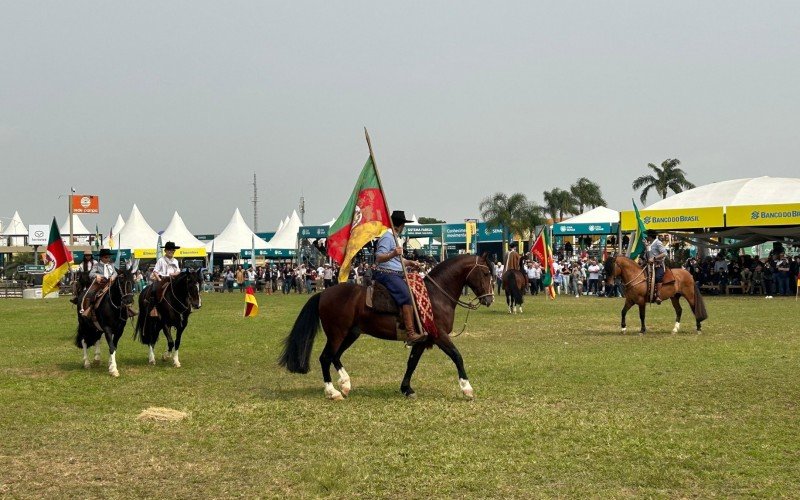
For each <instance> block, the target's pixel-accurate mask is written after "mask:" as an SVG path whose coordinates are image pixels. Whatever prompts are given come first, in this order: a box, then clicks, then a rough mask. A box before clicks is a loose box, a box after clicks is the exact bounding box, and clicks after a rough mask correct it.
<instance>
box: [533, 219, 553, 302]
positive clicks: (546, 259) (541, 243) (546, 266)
mask: <svg viewBox="0 0 800 500" xmlns="http://www.w3.org/2000/svg"><path fill="white" fill-rule="evenodd" d="M531 253H532V254H533V255H534V256H536V258H537V259H539V263H540V264H541V265H542V285H543V286H544V287H545V290H546V291H547V296H548V297H550V298H551V299H555V298H556V289H555V287H554V286H553V275H554V274H555V272H554V268H553V248H552V247H551V246H550V234H549V231H548V230H547V227H546V226H545V227H544V228H542V230H541V231H539V236H537V237H536V241H534V242H533V246H532V247H531Z"/></svg>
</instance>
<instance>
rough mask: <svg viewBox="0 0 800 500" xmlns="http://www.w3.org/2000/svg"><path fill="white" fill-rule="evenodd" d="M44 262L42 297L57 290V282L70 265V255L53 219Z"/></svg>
mask: <svg viewBox="0 0 800 500" xmlns="http://www.w3.org/2000/svg"><path fill="white" fill-rule="evenodd" d="M45 262H46V263H45V275H44V278H43V279H42V297H45V296H47V294H49V293H50V292H53V291H56V290H58V282H59V281H61V278H63V277H64V275H65V274H67V271H69V266H70V264H72V253H71V252H70V251H69V249H67V246H66V245H64V240H62V239H61V231H59V230H58V224H57V223H56V218H55V217H53V223H52V224H51V225H50V237H49V239H48V240H47V258H46V260H45Z"/></svg>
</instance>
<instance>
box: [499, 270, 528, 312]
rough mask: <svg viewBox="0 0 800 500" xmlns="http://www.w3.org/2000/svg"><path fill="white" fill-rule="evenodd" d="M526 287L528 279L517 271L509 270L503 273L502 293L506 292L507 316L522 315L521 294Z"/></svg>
mask: <svg viewBox="0 0 800 500" xmlns="http://www.w3.org/2000/svg"><path fill="white" fill-rule="evenodd" d="M527 285H528V277H527V276H525V275H524V274H523V273H522V271H520V270H519V269H509V270H508V271H506V272H504V273H503V291H504V292H506V304H508V314H516V312H517V309H519V313H520V314H522V302H523V299H522V292H523V290H525V287H526V286H527Z"/></svg>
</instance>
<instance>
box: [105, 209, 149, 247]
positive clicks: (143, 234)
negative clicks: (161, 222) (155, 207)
mask: <svg viewBox="0 0 800 500" xmlns="http://www.w3.org/2000/svg"><path fill="white" fill-rule="evenodd" d="M113 241H114V246H115V247H116V248H131V249H136V248H155V247H156V245H158V233H157V232H155V231H154V230H153V228H152V227H150V224H148V223H147V221H146V220H145V219H144V216H143V215H142V213H141V212H140V211H139V208H138V207H137V206H136V205H135V204H134V205H133V208H132V209H131V214H130V216H128V220H126V221H125V226H124V227H123V228H122V230H121V231H120V232H119V233H117V234H115V235H113Z"/></svg>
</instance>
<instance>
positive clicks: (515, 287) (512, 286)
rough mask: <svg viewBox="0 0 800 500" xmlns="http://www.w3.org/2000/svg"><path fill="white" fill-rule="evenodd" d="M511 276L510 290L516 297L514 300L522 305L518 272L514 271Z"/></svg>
mask: <svg viewBox="0 0 800 500" xmlns="http://www.w3.org/2000/svg"><path fill="white" fill-rule="evenodd" d="M509 278H510V279H509V280H508V281H509V283H508V284H509V287H508V290H509V291H510V292H511V296H512V297H514V302H515V303H516V304H517V305H522V300H523V299H522V290H520V289H519V285H518V284H517V273H512V274H511V276H509Z"/></svg>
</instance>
